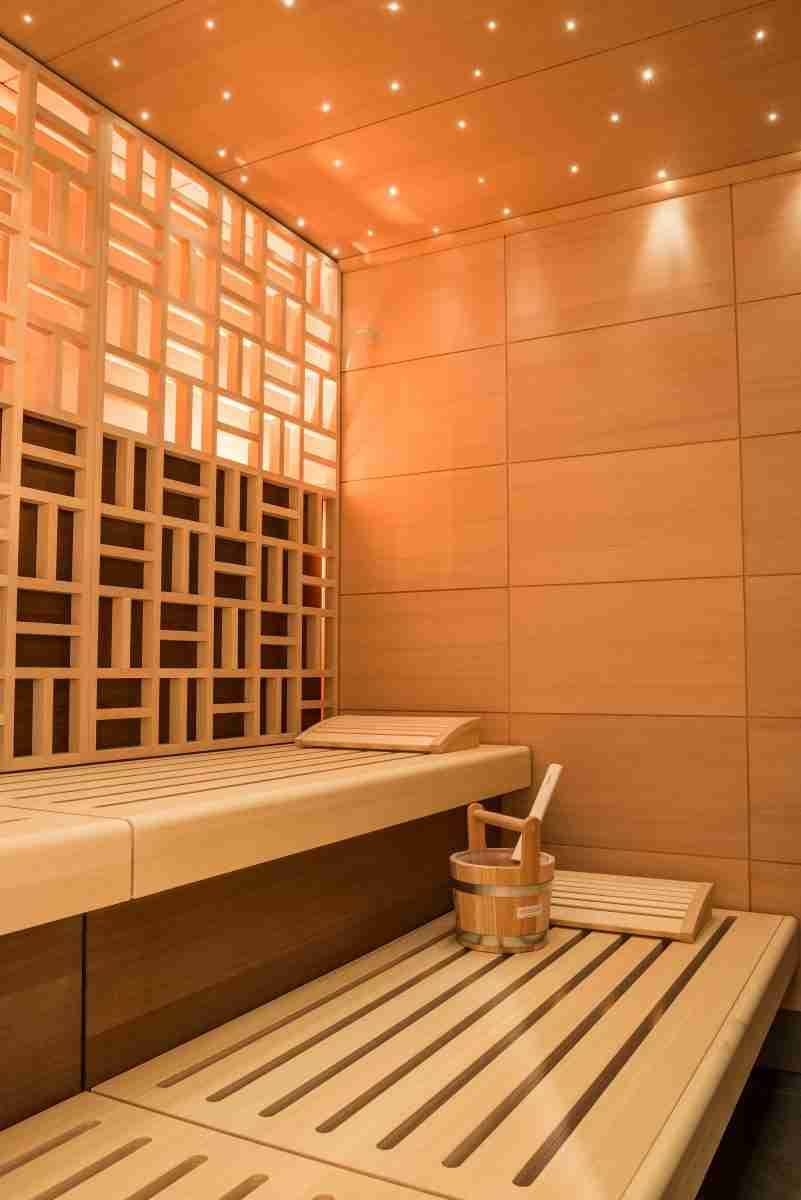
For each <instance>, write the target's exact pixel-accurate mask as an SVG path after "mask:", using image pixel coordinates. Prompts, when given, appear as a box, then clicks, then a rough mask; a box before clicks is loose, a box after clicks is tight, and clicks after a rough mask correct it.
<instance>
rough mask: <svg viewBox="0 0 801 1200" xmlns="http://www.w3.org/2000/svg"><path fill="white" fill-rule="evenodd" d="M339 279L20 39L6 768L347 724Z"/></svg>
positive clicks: (4, 304)
mask: <svg viewBox="0 0 801 1200" xmlns="http://www.w3.org/2000/svg"><path fill="white" fill-rule="evenodd" d="M338 344H339V272H338V269H337V267H336V265H335V264H334V263H333V262H331V261H330V260H328V259H327V258H326V257H325V256H324V255H321V254H320V253H318V252H317V251H315V250H313V249H312V248H311V247H310V246H308V245H307V244H306V243H304V242H303V241H302V240H301V239H299V238H297V237H296V236H295V235H294V234H292V233H291V232H289V231H287V230H286V229H284V228H283V227H282V226H280V225H278V224H277V223H276V222H275V221H273V220H271V219H270V218H269V217H267V216H266V214H264V213H262V212H260V211H258V210H257V209H254V208H253V207H251V206H250V205H247V204H245V203H244V202H243V201H242V200H241V199H239V198H238V197H237V196H235V195H234V194H233V193H231V192H229V191H227V190H226V189H225V188H224V187H222V186H220V185H219V184H218V183H216V182H214V181H213V180H211V179H210V178H208V177H206V176H204V175H203V174H202V173H201V172H199V171H197V170H195V169H194V168H190V167H189V166H187V165H186V163H184V162H183V161H182V160H181V159H179V158H176V157H175V156H174V155H172V154H170V153H168V152H167V151H166V150H165V149H164V148H163V147H161V146H159V145H158V144H156V143H154V142H152V141H150V140H149V139H148V138H147V137H145V136H143V135H142V134H141V133H140V132H139V131H138V130H135V129H133V128H131V127H130V126H127V125H126V124H125V123H124V122H121V121H120V120H118V119H117V118H115V117H113V116H112V115H111V114H110V113H108V112H106V111H104V110H102V109H100V108H99V107H98V106H97V105H95V104H93V103H91V102H90V101H88V100H87V98H86V97H84V96H82V95H81V94H80V93H78V92H76V91H74V90H73V89H71V88H69V87H68V86H67V85H66V84H64V83H63V82H62V81H60V80H58V79H56V78H54V77H53V76H52V75H50V74H49V73H48V72H47V71H45V70H44V69H43V68H41V67H39V66H38V65H37V64H35V63H34V62H32V61H31V60H30V59H28V58H26V57H25V56H23V55H21V54H19V53H18V52H16V51H15V50H13V49H12V48H11V47H10V46H8V45H6V44H5V43H2V42H0V722H2V727H0V765H2V766H3V767H6V768H8V767H15V768H25V767H40V766H46V765H52V764H53V763H68V762H72V761H93V760H97V759H104V758H120V757H130V756H140V755H151V754H160V753H176V752H178V751H187V750H201V749H208V748H209V747H211V746H214V747H227V746H234V745H236V746H240V745H248V744H255V743H263V742H272V741H280V740H286V738H288V737H290V736H292V735H293V734H294V733H296V732H297V731H298V730H299V729H300V728H305V727H306V726H307V725H309V724H311V723H313V722H314V721H317V720H319V719H320V717H321V716H323V715H330V714H331V713H332V712H333V711H334V707H335V691H334V681H335V653H336V629H335V589H336V565H337V564H336V516H335V503H336V469H337V443H336V430H337V377H338V375H337V373H338V353H339V351H338Z"/></svg>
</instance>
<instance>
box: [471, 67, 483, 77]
mask: <svg viewBox="0 0 801 1200" xmlns="http://www.w3.org/2000/svg"><path fill="white" fill-rule="evenodd" d="M483 74H484V72H483V71H482V70H481V67H473V78H474V79H480V78H481V76H482V75H483Z"/></svg>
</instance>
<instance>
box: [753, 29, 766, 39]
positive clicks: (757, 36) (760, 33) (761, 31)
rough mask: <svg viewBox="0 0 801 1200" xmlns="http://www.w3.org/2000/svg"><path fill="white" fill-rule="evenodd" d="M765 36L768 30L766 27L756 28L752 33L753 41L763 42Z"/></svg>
mask: <svg viewBox="0 0 801 1200" xmlns="http://www.w3.org/2000/svg"><path fill="white" fill-rule="evenodd" d="M767 36H768V31H767V30H766V29H757V31H756V33H755V34H754V41H755V42H764V40H765V38H766V37H767Z"/></svg>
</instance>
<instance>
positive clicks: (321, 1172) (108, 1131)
mask: <svg viewBox="0 0 801 1200" xmlns="http://www.w3.org/2000/svg"><path fill="white" fill-rule="evenodd" d="M0 1195H2V1196H8V1197H9V1200H11V1198H12V1197H13V1200H46V1198H48V1200H56V1198H57V1197H60V1196H67V1197H68V1200H156V1198H160V1197H161V1196H162V1195H163V1197H164V1200H250V1198H251V1197H252V1200H416V1198H417V1197H419V1195H420V1193H418V1192H414V1191H410V1190H409V1189H408V1188H404V1187H398V1186H397V1184H392V1183H383V1182H381V1181H379V1180H377V1179H368V1178H366V1177H365V1176H364V1175H357V1174H354V1173H353V1172H352V1171H345V1170H342V1169H340V1168H339V1167H332V1166H328V1165H326V1164H325V1163H315V1162H310V1161H309V1160H308V1159H303V1158H298V1157H297V1156H296V1155H293V1154H284V1153H282V1152H281V1151H280V1150H271V1149H268V1148H267V1147H265V1146H254V1145H253V1144H252V1143H249V1142H245V1141H241V1140H240V1139H238V1138H232V1137H229V1136H226V1135H225V1134H222V1133H215V1132H214V1131H213V1130H209V1129H198V1128H197V1126H195V1125H189V1124H187V1123H186V1122H184V1121H174V1120H171V1118H170V1117H164V1116H161V1115H159V1114H158V1113H150V1112H144V1111H142V1110H141V1109H136V1108H132V1107H131V1106H130V1105H128V1104H119V1103H117V1102H116V1101H114V1100H106V1099H105V1098H104V1097H102V1096H93V1095H86V1094H85V1095H83V1096H76V1097H75V1099H74V1100H67V1101H66V1102H65V1103H64V1104H59V1105H57V1106H56V1107H55V1108H51V1109H49V1110H48V1111H47V1112H45V1113H42V1114H41V1115H40V1116H38V1117H33V1118H31V1120H29V1121H26V1122H24V1124H22V1125H18V1126H16V1127H15V1128H13V1129H10V1130H7V1131H6V1132H5V1133H2V1134H0Z"/></svg>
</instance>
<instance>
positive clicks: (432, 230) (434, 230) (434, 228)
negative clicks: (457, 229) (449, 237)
mask: <svg viewBox="0 0 801 1200" xmlns="http://www.w3.org/2000/svg"><path fill="white" fill-rule="evenodd" d="M431 232H432V233H439V225H432V226H431Z"/></svg>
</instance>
